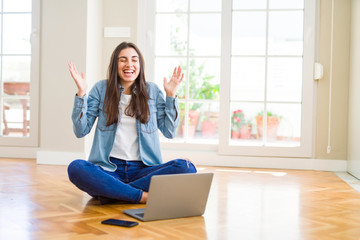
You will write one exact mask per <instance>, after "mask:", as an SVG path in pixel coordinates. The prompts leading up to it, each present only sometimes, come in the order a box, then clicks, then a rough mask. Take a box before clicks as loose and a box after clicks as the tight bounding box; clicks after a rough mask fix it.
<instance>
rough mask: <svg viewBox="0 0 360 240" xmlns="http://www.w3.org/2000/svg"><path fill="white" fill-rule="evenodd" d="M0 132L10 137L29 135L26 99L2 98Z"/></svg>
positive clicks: (28, 112)
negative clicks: (0, 130)
mask: <svg viewBox="0 0 360 240" xmlns="http://www.w3.org/2000/svg"><path fill="white" fill-rule="evenodd" d="M3 109H4V111H3V119H2V121H1V124H2V125H1V126H2V128H1V129H2V134H3V135H6V136H11V137H21V136H28V135H29V122H30V110H29V109H30V108H29V101H28V100H27V99H4V104H3Z"/></svg>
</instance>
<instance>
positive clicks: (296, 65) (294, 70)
mask: <svg viewBox="0 0 360 240" xmlns="http://www.w3.org/2000/svg"><path fill="white" fill-rule="evenodd" d="M301 94H302V58H269V59H268V86H267V97H268V100H269V101H295V102H301V99H302V98H301Z"/></svg>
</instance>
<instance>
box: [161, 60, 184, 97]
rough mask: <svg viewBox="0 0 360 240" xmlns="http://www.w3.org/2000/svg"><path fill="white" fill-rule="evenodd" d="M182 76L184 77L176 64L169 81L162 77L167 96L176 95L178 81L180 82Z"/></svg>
mask: <svg viewBox="0 0 360 240" xmlns="http://www.w3.org/2000/svg"><path fill="white" fill-rule="evenodd" d="M183 78H184V73H181V67H180V66H178V67H177V68H176V67H175V69H174V72H173V75H172V77H171V79H170V81H169V82H168V81H167V79H166V78H164V89H165V92H166V95H167V96H169V97H175V96H176V91H177V89H178V87H179V85H180V83H181V82H182V80H183Z"/></svg>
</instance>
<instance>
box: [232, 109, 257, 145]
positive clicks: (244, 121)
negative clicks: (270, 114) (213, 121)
mask: <svg viewBox="0 0 360 240" xmlns="http://www.w3.org/2000/svg"><path fill="white" fill-rule="evenodd" d="M262 109H263V104H261V103H231V105H230V114H231V116H230V127H231V128H230V130H231V131H230V139H231V141H230V145H234V144H235V145H237V144H245V145H256V146H258V145H262V136H258V134H257V128H256V116H257V114H258V113H259V112H261V111H262Z"/></svg>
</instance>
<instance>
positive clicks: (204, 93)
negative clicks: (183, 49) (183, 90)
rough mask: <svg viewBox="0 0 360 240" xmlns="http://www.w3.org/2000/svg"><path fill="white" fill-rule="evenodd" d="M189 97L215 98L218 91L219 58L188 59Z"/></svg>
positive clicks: (217, 96)
mask: <svg viewBox="0 0 360 240" xmlns="http://www.w3.org/2000/svg"><path fill="white" fill-rule="evenodd" d="M189 68H190V72H189V84H190V85H189V93H190V96H189V99H211V100H217V99H218V98H219V91H220V59H218V58H190V59H189Z"/></svg>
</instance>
